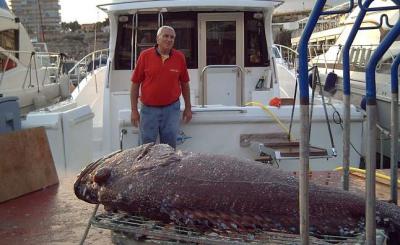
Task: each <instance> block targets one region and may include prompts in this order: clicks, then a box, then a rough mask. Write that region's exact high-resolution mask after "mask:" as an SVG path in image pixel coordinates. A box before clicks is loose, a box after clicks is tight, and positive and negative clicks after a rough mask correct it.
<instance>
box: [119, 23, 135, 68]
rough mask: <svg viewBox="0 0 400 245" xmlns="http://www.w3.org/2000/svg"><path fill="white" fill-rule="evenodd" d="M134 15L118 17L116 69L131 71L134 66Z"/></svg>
mask: <svg viewBox="0 0 400 245" xmlns="http://www.w3.org/2000/svg"><path fill="white" fill-rule="evenodd" d="M132 30H133V28H132V15H121V16H119V17H118V35H117V45H116V46H115V69H116V70H130V69H131V66H132V56H131V54H132Z"/></svg>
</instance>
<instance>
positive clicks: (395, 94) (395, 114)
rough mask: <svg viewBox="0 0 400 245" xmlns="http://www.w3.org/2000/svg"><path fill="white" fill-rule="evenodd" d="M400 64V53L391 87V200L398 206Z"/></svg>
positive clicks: (394, 67) (394, 63) (393, 66)
mask: <svg viewBox="0 0 400 245" xmlns="http://www.w3.org/2000/svg"><path fill="white" fill-rule="evenodd" d="M399 64H400V53H399V54H397V56H396V59H395V60H394V61H393V64H392V67H391V76H392V79H391V85H392V104H391V109H392V113H391V120H390V131H391V136H392V137H391V138H390V199H391V200H392V202H394V203H395V204H397V197H398V195H397V186H398V184H397V175H398V174H397V169H398V166H397V162H398V159H399V157H398V153H397V149H398V145H399V143H398V141H397V140H398V138H399Z"/></svg>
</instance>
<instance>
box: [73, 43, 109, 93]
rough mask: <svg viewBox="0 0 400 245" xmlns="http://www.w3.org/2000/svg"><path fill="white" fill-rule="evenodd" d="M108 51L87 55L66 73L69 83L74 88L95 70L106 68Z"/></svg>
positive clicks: (98, 51) (97, 51)
mask: <svg viewBox="0 0 400 245" xmlns="http://www.w3.org/2000/svg"><path fill="white" fill-rule="evenodd" d="M108 54H109V50H108V49H100V50H96V51H94V52H91V53H89V54H88V55H86V56H85V57H83V58H82V59H81V60H79V61H78V62H76V64H75V65H74V66H73V67H72V68H71V69H70V70H69V71H68V77H69V80H70V83H71V84H72V85H74V86H78V85H79V83H80V82H81V81H82V79H84V78H85V77H86V76H87V75H89V74H90V73H93V72H94V71H95V70H96V69H98V68H100V67H103V66H106V65H107V59H108Z"/></svg>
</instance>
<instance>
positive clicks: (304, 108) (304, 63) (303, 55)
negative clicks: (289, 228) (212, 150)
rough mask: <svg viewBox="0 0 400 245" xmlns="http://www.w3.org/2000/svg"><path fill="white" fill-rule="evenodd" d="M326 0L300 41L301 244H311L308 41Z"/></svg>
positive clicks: (318, 4) (319, 3) (318, 5)
mask: <svg viewBox="0 0 400 245" xmlns="http://www.w3.org/2000/svg"><path fill="white" fill-rule="evenodd" d="M325 3H326V0H318V1H317V2H316V4H315V6H314V8H313V10H312V11H311V15H310V17H309V19H308V21H307V24H306V27H305V29H304V31H303V35H302V36H301V39H300V43H299V47H298V50H299V81H300V113H301V114H300V124H301V132H300V133H301V140H300V176H299V177H300V192H299V209H300V237H301V244H303V245H308V244H309V236H308V235H309V208H308V206H309V193H308V184H309V179H308V178H309V177H308V172H309V155H310V152H309V142H310V139H309V128H310V121H309V103H310V102H309V94H308V57H307V50H308V48H307V47H308V41H309V40H310V37H311V34H312V32H313V30H314V28H315V25H316V24H317V22H318V18H319V16H320V15H321V13H322V10H323V7H324V6H325Z"/></svg>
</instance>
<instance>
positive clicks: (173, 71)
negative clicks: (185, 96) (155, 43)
mask: <svg viewBox="0 0 400 245" xmlns="http://www.w3.org/2000/svg"><path fill="white" fill-rule="evenodd" d="M131 81H132V82H133V83H140V84H141V86H140V92H141V97H140V100H141V101H142V103H143V104H145V105H148V106H164V105H169V104H172V103H173V102H175V101H177V100H178V99H179V96H180V95H181V82H183V83H187V82H189V74H188V71H187V67H186V61H185V56H184V55H183V53H182V52H180V51H178V50H175V49H172V50H171V52H170V55H169V58H168V59H166V60H165V61H164V63H163V62H162V59H161V56H160V54H159V53H158V51H157V49H156V48H155V47H153V48H149V49H146V50H144V51H143V52H142V53H141V54H140V56H139V59H138V61H137V64H136V68H135V71H134V72H133V74H132V77H131Z"/></svg>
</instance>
